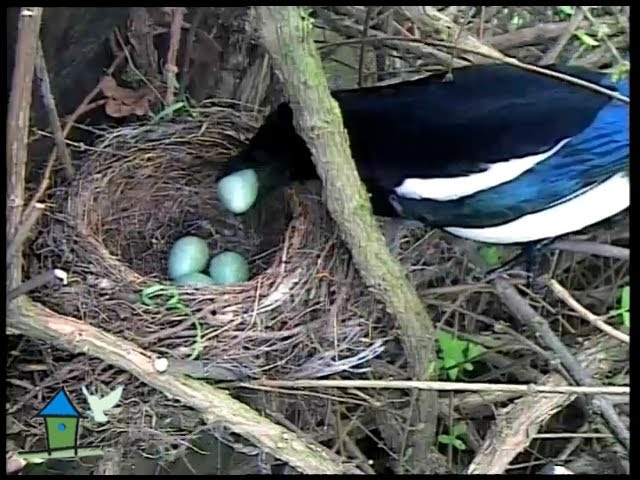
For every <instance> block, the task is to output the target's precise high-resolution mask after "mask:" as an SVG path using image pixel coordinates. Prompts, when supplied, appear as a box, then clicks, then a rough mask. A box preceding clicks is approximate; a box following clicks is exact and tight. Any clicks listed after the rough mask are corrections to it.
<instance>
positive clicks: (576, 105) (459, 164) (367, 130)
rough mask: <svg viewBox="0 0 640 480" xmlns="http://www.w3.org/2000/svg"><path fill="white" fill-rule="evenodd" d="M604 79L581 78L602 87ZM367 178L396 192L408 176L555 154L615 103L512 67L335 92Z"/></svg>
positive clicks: (586, 75)
mask: <svg viewBox="0 0 640 480" xmlns="http://www.w3.org/2000/svg"><path fill="white" fill-rule="evenodd" d="M604 76H605V75H604V74H602V73H598V72H581V73H580V77H581V78H583V79H585V80H587V81H592V82H598V83H599V82H601V81H602V79H603V78H604ZM334 97H335V98H336V99H337V100H338V102H339V104H340V107H341V110H342V114H343V119H344V122H345V126H346V129H347V131H348V132H349V136H350V141H351V148H352V151H353V154H354V157H356V158H358V159H359V161H358V166H359V169H360V171H361V174H362V176H363V178H365V179H370V180H371V181H377V182H380V183H381V184H382V185H383V186H384V187H386V188H389V189H392V188H394V187H397V186H398V185H399V184H400V183H401V182H402V180H404V179H405V178H407V177H417V178H446V177H452V176H460V175H467V174H472V173H478V172H482V171H485V170H487V169H488V168H489V167H490V166H491V165H492V164H494V163H498V162H504V161H508V160H510V159H513V158H522V157H528V156H531V155H535V154H540V153H543V152H546V151H548V150H550V149H552V148H553V147H554V146H556V145H558V144H559V143H560V142H561V141H563V140H566V139H568V138H571V137H573V136H575V135H577V134H578V133H580V132H581V131H582V130H584V129H585V128H586V127H587V126H588V125H589V124H590V123H591V122H592V121H593V119H594V118H595V116H596V115H597V114H598V112H599V111H600V110H601V109H602V108H603V107H604V106H605V105H606V104H607V103H608V102H609V101H610V100H611V99H610V98H608V97H607V96H605V95H602V94H596V93H594V92H591V91H589V90H588V89H585V88H581V87H577V86H576V85H573V84H570V83H568V82H564V81H561V80H557V79H554V78H551V77H548V76H545V75H540V74H534V73H531V72H528V71H525V70H522V69H518V68H513V67H511V66H507V65H487V66H482V67H474V68H462V69H458V70H456V71H454V74H453V80H452V81H451V82H447V81H440V80H439V79H437V78H426V79H424V80H417V81H416V80H414V81H411V82H403V83H400V84H397V85H391V86H383V87H375V88H371V89H358V90H346V91H340V92H335V93H334Z"/></svg>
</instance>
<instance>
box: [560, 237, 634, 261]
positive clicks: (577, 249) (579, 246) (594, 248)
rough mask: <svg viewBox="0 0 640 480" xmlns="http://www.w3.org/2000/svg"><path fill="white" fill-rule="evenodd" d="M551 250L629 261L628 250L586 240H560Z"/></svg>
mask: <svg viewBox="0 0 640 480" xmlns="http://www.w3.org/2000/svg"><path fill="white" fill-rule="evenodd" d="M551 248H555V249H557V250H564V251H566V252H574V253H584V254H585V255H596V256H599V257H608V258H618V259H620V260H629V249H628V248H624V247H618V246H616V245H607V244H606V243H598V242H589V241H585V240H558V241H557V242H554V243H553V245H551Z"/></svg>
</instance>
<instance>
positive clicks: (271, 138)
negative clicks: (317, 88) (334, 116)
mask: <svg viewBox="0 0 640 480" xmlns="http://www.w3.org/2000/svg"><path fill="white" fill-rule="evenodd" d="M551 69H552V70H554V71H557V72H561V73H565V74H567V75H570V76H573V77H575V78H578V79H581V80H584V81H587V82H589V83H592V84H596V85H599V86H600V87H603V88H605V89H607V90H609V91H611V92H617V93H620V94H622V95H625V96H627V97H628V96H629V81H628V79H623V80H620V81H614V80H613V79H612V78H611V77H610V76H609V75H608V74H606V73H604V72H598V71H591V70H586V69H581V68H575V67H574V68H571V67H566V66H565V67H560V66H554V67H552V68H551ZM332 96H333V98H334V99H335V100H336V102H337V103H338V105H339V108H340V111H341V114H342V118H343V122H344V126H345V129H346V132H347V135H348V138H349V142H350V148H351V154H352V157H353V159H354V162H355V165H356V168H357V170H358V174H359V176H360V178H361V179H362V181H363V183H364V185H365V187H366V188H367V190H368V192H369V194H370V199H371V204H372V207H373V212H374V214H375V215H378V216H382V217H395V218H402V219H406V220H412V221H419V222H421V223H422V224H425V225H427V226H430V227H434V228H440V229H443V230H445V231H447V232H449V233H450V234H453V235H455V236H458V237H462V238H465V239H470V240H474V241H477V242H483V243H489V244H503V245H514V244H515V245H521V246H524V247H527V248H528V251H529V253H531V251H532V250H531V249H532V248H534V249H535V247H536V246H540V245H546V244H548V243H550V241H551V240H553V239H555V238H557V237H560V236H562V235H565V234H568V233H572V232H577V231H580V230H582V229H584V228H585V227H588V226H591V225H594V224H596V223H599V222H601V221H603V220H605V219H608V218H610V217H612V216H614V215H616V214H618V213H620V212H622V211H624V210H625V209H626V208H627V207H628V206H629V203H630V186H629V173H628V168H629V105H628V103H625V102H622V101H620V100H618V99H615V98H613V97H612V96H610V95H606V94H604V93H602V92H598V91H595V90H594V89H589V88H588V87H585V86H582V85H577V84H575V83H573V82H570V81H567V80H565V79H559V78H556V77H553V76H550V75H545V74H541V73H537V72H532V71H528V70H525V69H522V68H519V67H516V66H511V65H505V64H489V65H472V66H467V67H461V68H457V69H454V70H453V71H452V78H449V76H448V75H446V74H445V73H443V74H437V75H432V76H429V77H425V78H420V79H417V80H409V81H403V82H400V83H396V84H392V85H385V86H374V87H363V88H355V89H348V90H338V91H334V92H332ZM247 172H251V174H252V177H251V178H253V179H254V181H255V182H256V183H257V185H256V188H255V191H256V196H255V200H254V201H253V203H251V202H249V204H250V205H249V204H247V209H248V208H249V207H250V206H252V205H254V204H255V202H257V201H259V199H260V198H263V197H264V196H265V195H266V194H268V193H269V192H270V191H272V190H273V189H274V188H277V187H281V186H286V185H289V184H290V183H292V182H298V181H307V180H313V179H318V178H319V177H318V174H317V172H316V169H315V166H314V164H313V162H312V160H311V153H310V151H309V149H308V147H307V145H306V143H305V141H304V140H303V139H302V138H301V137H300V136H299V135H298V134H297V132H296V129H295V127H294V122H293V111H292V109H291V105H290V103H289V102H283V103H281V104H279V105H278V106H277V107H276V108H275V109H274V110H273V111H272V112H271V113H270V114H269V115H268V116H267V117H266V120H265V121H264V123H263V124H262V126H261V127H260V128H259V130H258V131H257V132H256V134H255V135H254V136H253V137H252V138H251V140H250V141H249V143H248V145H247V146H246V148H244V149H243V150H241V151H240V152H239V153H238V154H237V155H236V156H235V157H233V158H232V159H231V160H230V161H229V162H228V163H227V165H226V167H225V168H224V170H223V171H222V172H221V173H220V174H219V176H218V181H219V182H224V181H228V180H229V179H232V178H233V177H234V176H238V175H245V176H246V173H247ZM220 184H221V183H219V185H220ZM223 203H224V202H223ZM235 213H243V211H236V212H235Z"/></svg>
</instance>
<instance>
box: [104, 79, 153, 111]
mask: <svg viewBox="0 0 640 480" xmlns="http://www.w3.org/2000/svg"><path fill="white" fill-rule="evenodd" d="M100 90H102V93H103V94H104V95H105V96H106V97H108V100H107V103H106V105H105V111H106V112H107V115H109V116H111V117H114V118H120V117H126V116H128V115H138V116H143V115H148V114H150V113H151V100H152V99H153V98H154V93H153V91H152V90H151V89H150V88H147V87H145V88H141V89H139V90H131V89H130V88H124V87H120V86H119V85H118V84H117V83H116V81H115V80H114V79H113V77H111V76H106V77H104V78H103V79H102V81H101V82H100Z"/></svg>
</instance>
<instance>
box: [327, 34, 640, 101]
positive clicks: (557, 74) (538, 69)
mask: <svg viewBox="0 0 640 480" xmlns="http://www.w3.org/2000/svg"><path fill="white" fill-rule="evenodd" d="M370 33H373V31H371V32H370ZM381 41H383V42H391V43H392V44H393V43H394V42H395V43H398V42H409V43H421V44H424V45H433V46H438V47H442V48H454V49H457V50H460V51H463V52H469V53H475V54H477V55H481V56H485V57H487V58H491V59H494V60H497V61H501V62H502V63H506V64H507V65H512V66H514V67H518V68H522V69H523V70H528V71H530V72H535V73H539V74H541V75H547V76H549V77H552V78H557V79H558V80H562V81H564V82H567V83H573V84H574V85H579V86H581V87H584V88H587V89H589V90H593V91H594V92H598V93H601V94H603V95H606V96H608V97H611V98H614V99H616V100H619V101H621V102H624V103H630V99H629V97H627V96H625V95H622V94H621V93H618V92H616V91H612V90H609V89H607V88H605V87H602V86H600V85H597V84H595V83H591V82H587V81H585V80H582V79H580V78H576V77H573V76H571V75H566V74H564V73H561V72H556V71H554V70H548V69H546V68H541V67H538V66H536V65H529V64H527V63H522V62H520V61H518V60H515V59H513V58H509V57H504V56H501V57H495V56H492V54H490V53H487V52H486V51H484V50H483V51H476V50H473V49H469V48H465V47H462V46H456V45H454V44H452V43H449V42H439V41H435V40H423V39H421V38H415V37H406V36H386V35H382V34H380V33H378V35H377V36H371V35H370V36H369V37H367V38H355V39H349V40H343V41H340V42H334V43H332V44H331V46H336V45H350V44H354V43H360V42H374V43H375V42H381ZM319 48H323V46H320V47H319ZM447 58H449V57H447Z"/></svg>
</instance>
